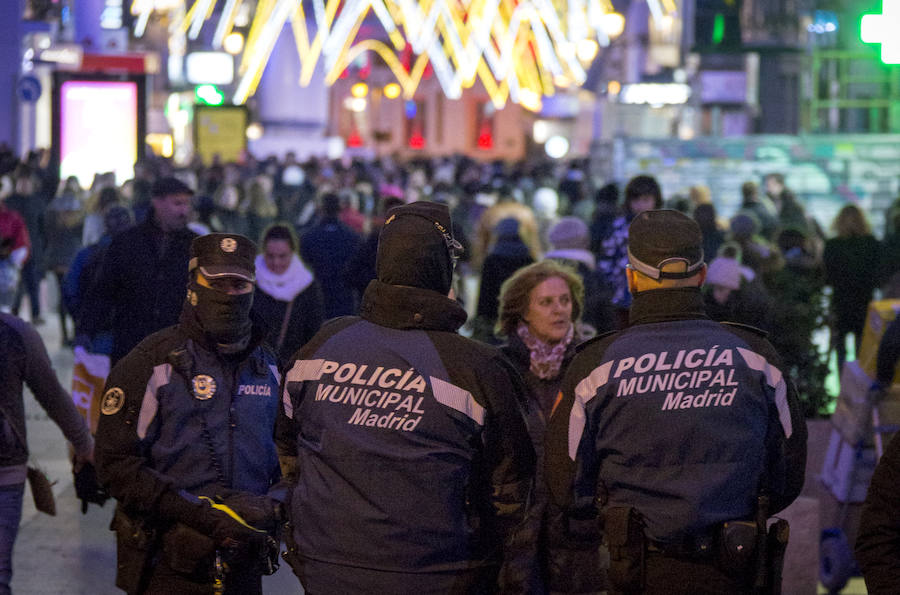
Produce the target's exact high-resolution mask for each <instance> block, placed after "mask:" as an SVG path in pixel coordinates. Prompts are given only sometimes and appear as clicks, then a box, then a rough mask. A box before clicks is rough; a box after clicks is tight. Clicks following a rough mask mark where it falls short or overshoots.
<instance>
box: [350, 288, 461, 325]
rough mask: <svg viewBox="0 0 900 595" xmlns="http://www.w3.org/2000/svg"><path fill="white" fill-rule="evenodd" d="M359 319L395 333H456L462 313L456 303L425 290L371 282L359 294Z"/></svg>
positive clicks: (434, 292)
mask: <svg viewBox="0 0 900 595" xmlns="http://www.w3.org/2000/svg"><path fill="white" fill-rule="evenodd" d="M360 316H362V318H364V319H365V320H368V321H369V322H373V323H375V324H378V325H381V326H386V327H389V328H396V329H420V330H435V331H448V332H456V331H457V330H459V327H461V326H462V325H463V324H464V323H465V322H466V311H465V310H464V309H463V307H462V306H460V305H459V303H457V302H456V300H451V299H450V298H448V297H447V296H444V295H441V294H440V293H438V292H436V291H431V290H429V289H420V288H418V287H406V286H400V285H388V284H387V283H383V282H381V281H379V280H378V279H374V280H372V281H371V282H370V283H369V285H368V287H366V291H365V293H364V294H363V299H362V306H361V307H360Z"/></svg>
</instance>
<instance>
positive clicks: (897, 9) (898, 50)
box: [859, 0, 900, 64]
mask: <svg viewBox="0 0 900 595" xmlns="http://www.w3.org/2000/svg"><path fill="white" fill-rule="evenodd" d="M898 25H900V0H883V3H882V9H881V14H864V15H863V16H862V18H861V19H860V21H859V38H860V39H861V40H862V42H863V43H880V44H881V61H882V62H884V63H885V64H900V37H898V36H897V34H896V31H895V29H896V28H897V26H898Z"/></svg>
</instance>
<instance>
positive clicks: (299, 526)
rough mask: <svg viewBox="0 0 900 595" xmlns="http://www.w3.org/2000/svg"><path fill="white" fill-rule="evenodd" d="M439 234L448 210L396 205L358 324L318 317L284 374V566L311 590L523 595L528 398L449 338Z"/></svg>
mask: <svg viewBox="0 0 900 595" xmlns="http://www.w3.org/2000/svg"><path fill="white" fill-rule="evenodd" d="M450 230H451V224H450V214H449V211H448V209H447V207H446V206H445V205H439V204H436V203H428V202H416V203H412V204H409V205H403V206H399V207H395V208H394V209H391V211H389V212H388V218H387V221H386V223H385V225H384V228H383V230H382V232H381V236H380V240H379V246H378V254H377V264H376V272H377V278H376V279H375V280H373V281H371V282H370V284H369V285H368V287H367V288H366V291H365V294H364V296H363V304H362V309H361V316H359V317H345V318H337V319H334V320H332V321H330V322H326V323H325V325H324V326H323V327H322V329H321V330H320V331H319V333H318V334H317V335H316V336H315V337H313V339H312V340H311V341H310V342H309V343H307V344H306V345H305V346H304V347H303V348H302V349H300V351H298V352H297V354H296V355H295V356H294V358H293V361H292V363H291V364H290V367H289V368H286V371H285V387H284V391H283V411H284V416H283V417H280V418H279V420H280V422H279V429H278V432H277V439H276V440H277V442H278V446H279V454H280V455H283V456H284V457H285V460H284V461H283V468H284V467H287V466H289V463H290V461H291V460H292V459H293V462H294V465H293V467H294V470H295V471H294V472H295V476H294V484H293V486H294V487H293V489H292V491H291V495H290V500H291V504H290V513H289V515H290V517H291V520H292V524H293V525H294V528H293V531H292V532H291V533H290V535H289V538H290V539H288V541H289V544H288V545H289V556H288V559H289V561H290V562H291V564H292V566H293V567H294V570H295V572H296V573H297V575H298V577H299V578H300V582H301V583H302V584H303V588H304V589H305V591H306V593H309V594H310V595H320V594H323V593H341V594H342V595H354V594H364V593H385V594H392V593H398V594H399V593H490V592H494V591H496V590H497V589H498V573H500V574H502V579H500V581H502V583H503V585H504V586H505V587H506V588H507V589H508V590H509V591H510V592H516V593H521V592H525V590H526V586H525V583H526V581H527V580H528V578H529V575H528V573H529V571H530V570H531V568H530V566H529V565H528V562H529V561H528V560H527V550H528V548H527V541H522V540H518V541H517V540H516V539H513V537H514V536H519V535H520V534H518V533H516V532H514V528H516V527H517V526H518V525H519V524H520V522H521V520H522V519H523V516H524V514H525V510H526V502H527V500H528V496H529V491H530V489H531V483H532V474H533V467H534V452H533V448H532V447H531V443H530V441H529V437H528V433H527V431H526V427H525V423H524V421H523V417H522V414H521V410H520V405H521V404H522V403H524V389H523V385H522V383H521V380H519V379H518V377H517V376H516V374H515V372H514V371H513V370H512V369H511V368H510V367H509V364H507V363H505V361H504V360H503V359H502V358H501V356H500V355H499V352H498V351H496V350H495V349H494V348H492V347H489V346H486V345H483V344H481V343H476V342H474V341H472V340H470V339H467V338H464V337H461V336H460V335H458V334H457V332H456V331H457V329H458V328H459V327H460V326H461V325H462V324H463V323H464V322H465V320H466V313H465V311H464V310H463V308H462V307H461V306H460V305H459V304H458V303H457V302H456V301H455V300H453V299H450V298H448V293H449V292H450V287H451V281H452V277H453V263H454V260H455V258H456V256H457V252H458V251H459V244H458V243H457V242H456V241H455V240H454V239H453V237H452V235H451V231H450ZM516 544H518V547H516ZM501 564H504V566H503V570H502V572H501V570H500V568H501Z"/></svg>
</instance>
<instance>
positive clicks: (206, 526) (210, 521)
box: [158, 491, 268, 549]
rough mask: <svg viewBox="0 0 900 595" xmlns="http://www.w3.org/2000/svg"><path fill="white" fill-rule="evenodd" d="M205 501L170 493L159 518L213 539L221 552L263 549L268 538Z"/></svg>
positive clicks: (165, 498)
mask: <svg viewBox="0 0 900 595" xmlns="http://www.w3.org/2000/svg"><path fill="white" fill-rule="evenodd" d="M213 504H214V502H213V501H212V500H210V499H209V498H206V497H201V498H198V497H196V496H194V495H191V494H188V493H187V492H175V491H168V492H166V493H164V494H163V495H162V497H161V498H160V501H159V506H158V510H159V515H160V517H162V518H163V519H165V520H167V521H170V522H173V523H183V524H185V525H187V526H188V527H190V528H191V529H194V530H195V531H198V532H200V533H202V534H203V535H206V536H208V537H210V538H211V539H212V540H213V541H214V542H215V544H216V547H220V548H226V549H229V548H239V549H244V548H252V547H257V548H261V547H263V546H264V545H265V543H266V537H267V536H268V535H267V534H266V532H265V531H261V530H259V529H256V528H254V527H251V526H250V525H249V524H247V523H244V522H241V521H239V520H237V519H235V518H234V517H232V516H231V515H229V514H228V513H227V512H225V511H224V510H221V509H219V508H214V507H213Z"/></svg>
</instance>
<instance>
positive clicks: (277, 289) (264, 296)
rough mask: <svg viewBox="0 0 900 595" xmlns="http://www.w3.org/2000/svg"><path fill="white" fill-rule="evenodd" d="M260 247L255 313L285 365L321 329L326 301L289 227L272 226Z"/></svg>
mask: <svg viewBox="0 0 900 595" xmlns="http://www.w3.org/2000/svg"><path fill="white" fill-rule="evenodd" d="M261 245H262V254H258V255H257V256H256V295H255V297H254V299H253V312H254V313H255V315H257V316H259V317H260V318H261V319H262V320H264V321H265V322H266V324H267V325H268V327H269V331H268V335H267V336H266V339H267V340H268V342H269V344H270V345H271V346H272V348H273V349H274V350H275V353H276V355H277V356H278V361H279V363H281V364H284V363H285V362H286V361H288V360H289V359H290V357H291V356H292V355H293V354H294V352H295V351H297V350H298V349H300V347H301V346H303V344H304V343H306V342H307V341H309V340H310V339H311V338H312V337H313V335H315V334H316V331H318V330H319V327H320V326H321V325H322V321H323V319H324V316H325V309H324V305H323V304H324V298H323V296H322V289H321V287H319V283H318V282H317V281H316V280H315V279H314V278H313V274H312V272H311V271H310V270H309V269H308V268H307V267H306V265H305V264H303V261H301V260H300V258H299V257H298V256H297V238H296V236H295V235H294V232H293V230H292V229H291V228H290V227H289V226H287V225H285V224H281V223H276V224H274V225H271V226H270V227H269V228H268V229H266V231H265V233H264V234H263V238H262V242H261Z"/></svg>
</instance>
